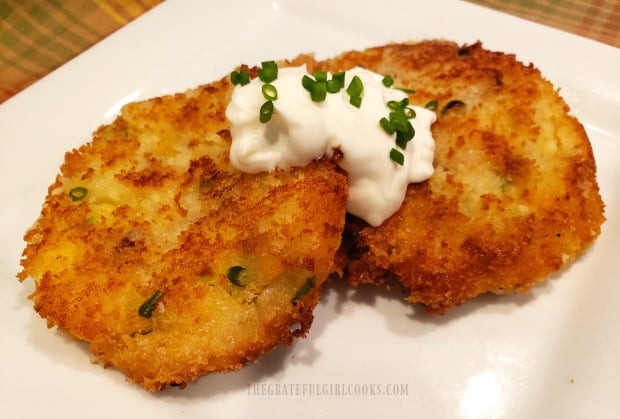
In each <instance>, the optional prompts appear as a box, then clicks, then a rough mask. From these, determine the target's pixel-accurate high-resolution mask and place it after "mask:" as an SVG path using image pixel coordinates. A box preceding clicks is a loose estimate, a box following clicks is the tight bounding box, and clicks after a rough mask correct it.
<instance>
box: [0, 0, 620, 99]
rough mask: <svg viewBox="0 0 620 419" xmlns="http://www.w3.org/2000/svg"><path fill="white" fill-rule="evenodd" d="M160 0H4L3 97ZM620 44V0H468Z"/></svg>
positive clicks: (0, 12) (0, 17)
mask: <svg viewBox="0 0 620 419" xmlns="http://www.w3.org/2000/svg"><path fill="white" fill-rule="evenodd" d="M160 1H161V0H64V1H50V0H0V103H2V102H3V101H5V100H6V99H8V98H9V97H11V96H13V95H14V94H16V93H17V92H19V91H20V90H22V89H24V88H25V87H27V86H28V85H30V84H32V83H33V82H34V81H36V80H38V79H39V78H41V77H43V76H45V75H46V74H47V73H49V72H50V71H52V70H54V69H55V68H57V67H58V66H60V65H62V64H63V63H64V62H66V61H68V60H69V59H71V58H73V57H74V56H76V55H77V54H79V53H80V52H82V51H84V50H85V49H86V48H88V47H90V46H91V45H93V44H95V43H97V42H98V41H99V40H101V39H102V38H104V37H106V36H108V35H109V34H111V33H112V32H114V31H115V30H117V29H118V28H120V27H122V26H123V25H125V24H127V23H128V22H130V21H131V20H133V19H135V18H136V17H138V16H139V15H141V14H142V13H144V12H145V11H147V10H149V9H150V8H152V7H154V6H155V5H157V4H158V3H160ZM467 1H470V2H472V3H476V4H479V5H482V6H486V7H489V8H493V9H496V10H500V11H502V12H506V13H509V14H513V15H516V16H520V17H523V18H525V19H529V20H532V21H535V22H540V23H543V24H545V25H548V26H552V27H556V28H559V29H562V30H565V31H568V32H572V33H575V34H578V35H581V36H585V37H587V38H591V39H595V40H598V41H601V42H604V43H607V44H609V45H613V46H615V47H619V48H620V0H590V1H586V0H467Z"/></svg>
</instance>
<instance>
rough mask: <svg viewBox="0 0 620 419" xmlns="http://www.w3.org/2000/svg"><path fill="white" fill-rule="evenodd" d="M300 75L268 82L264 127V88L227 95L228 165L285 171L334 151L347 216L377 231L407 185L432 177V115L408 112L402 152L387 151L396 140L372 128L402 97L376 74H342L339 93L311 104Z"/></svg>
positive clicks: (282, 72) (283, 71)
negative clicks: (357, 82)
mask: <svg viewBox="0 0 620 419" xmlns="http://www.w3.org/2000/svg"><path fill="white" fill-rule="evenodd" d="M304 75H308V72H307V70H306V67H305V66H301V67H287V68H280V69H279V73H278V78H277V79H276V80H274V81H273V82H271V84H272V85H274V86H275V87H276V89H277V93H278V98H277V100H275V101H273V105H274V111H273V115H272V118H271V120H270V121H269V122H267V123H261V122H260V121H259V117H258V115H259V109H260V108H261V106H262V105H263V104H264V103H265V98H264V97H263V93H262V90H261V89H262V86H263V84H264V83H263V82H262V81H261V80H260V79H258V78H256V79H253V80H252V81H251V82H250V83H249V84H247V85H245V86H236V87H235V88H234V90H233V92H232V99H231V102H230V103H229V105H228V107H227V108H226V117H227V118H228V120H229V121H230V130H231V134H232V146H231V150H230V161H231V163H232V165H233V166H234V167H235V168H237V169H238V170H240V171H243V172H246V173H258V172H263V171H272V170H275V169H276V168H280V169H287V168H290V167H294V166H304V165H306V164H308V163H310V162H311V161H312V160H314V159H318V158H320V157H322V156H323V155H326V156H328V157H331V156H332V154H333V152H334V150H336V149H339V150H341V152H342V154H343V159H342V160H341V162H340V166H341V167H342V169H343V170H345V171H346V172H347V176H348V180H349V198H348V201H347V211H349V212H350V213H351V214H353V215H356V216H358V217H360V218H362V219H364V220H365V221H366V222H368V223H369V224H370V225H372V226H378V225H380V224H382V223H383V221H385V220H386V219H387V218H389V217H390V216H391V215H392V214H394V213H395V212H396V211H398V209H399V208H400V206H401V205H402V202H403V200H404V199H405V193H406V191H407V185H408V184H409V183H413V182H422V181H424V180H426V179H428V178H429V177H430V176H431V175H432V174H433V157H434V153H435V142H434V140H433V137H432V134H431V125H432V124H433V122H435V119H436V116H435V113H434V112H432V111H430V110H428V109H425V108H422V107H418V106H410V107H411V108H413V109H414V110H415V113H416V116H415V117H414V118H412V119H410V122H411V124H412V126H413V128H414V130H415V136H414V138H413V140H411V141H410V142H409V143H408V144H407V147H406V149H405V150H403V149H400V148H399V147H397V146H396V145H395V138H396V134H392V135H389V134H387V133H386V132H385V130H384V129H383V128H382V127H381V125H380V123H379V121H380V119H381V118H383V117H387V116H388V114H389V112H390V109H389V108H388V106H387V104H388V102H389V101H401V100H403V99H404V98H406V97H407V95H406V94H405V93H404V92H403V91H401V90H398V89H394V88H388V87H386V86H384V84H383V82H382V80H383V76H382V75H380V74H377V73H374V72H371V71H369V70H366V69H363V68H360V67H356V68H354V69H351V70H348V71H346V73H345V83H344V86H345V88H344V89H341V90H340V91H339V92H338V93H328V94H327V97H326V99H325V101H322V102H313V101H312V99H311V97H310V94H309V92H308V91H307V90H305V89H304V87H303V86H302V83H301V80H302V77H303V76H304ZM354 76H357V77H359V78H360V79H361V80H362V83H363V86H364V87H363V89H364V90H363V96H362V103H361V106H360V107H359V108H357V107H355V106H353V105H351V104H350V97H349V94H348V93H347V92H346V86H348V85H349V83H350V81H351V80H352V79H353V77H354ZM328 77H331V75H330V74H328ZM392 148H396V149H397V150H399V151H400V152H401V153H402V154H403V155H404V164H403V165H399V164H397V163H396V162H394V161H393V160H391V159H390V150H392Z"/></svg>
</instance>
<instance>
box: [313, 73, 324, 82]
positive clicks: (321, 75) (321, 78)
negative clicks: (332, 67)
mask: <svg viewBox="0 0 620 419" xmlns="http://www.w3.org/2000/svg"><path fill="white" fill-rule="evenodd" d="M312 75H313V76H314V79H315V80H316V81H327V72H326V71H315V72H314V73H312Z"/></svg>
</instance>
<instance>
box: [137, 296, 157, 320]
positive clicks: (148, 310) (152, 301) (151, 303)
mask: <svg viewBox="0 0 620 419" xmlns="http://www.w3.org/2000/svg"><path fill="white" fill-rule="evenodd" d="M161 295H162V292H161V291H160V290H157V291H155V293H154V294H153V295H151V296H150V297H149V298H148V299H147V300H146V301H145V302H144V303H142V305H141V306H140V308H139V309H138V314H139V315H140V316H142V317H144V318H147V319H148V318H150V317H151V315H152V314H153V310H154V309H155V306H156V305H157V302H158V301H159V298H160V297H161Z"/></svg>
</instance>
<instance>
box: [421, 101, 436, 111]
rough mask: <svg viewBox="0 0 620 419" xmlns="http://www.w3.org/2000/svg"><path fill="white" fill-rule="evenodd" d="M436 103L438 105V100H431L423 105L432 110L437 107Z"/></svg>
mask: <svg viewBox="0 0 620 419" xmlns="http://www.w3.org/2000/svg"><path fill="white" fill-rule="evenodd" d="M438 105H439V102H437V101H436V100H431V101H430V102H428V103H427V104H426V105H424V107H425V108H426V109H428V110H431V111H434V110H435V109H437V106H438Z"/></svg>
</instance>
